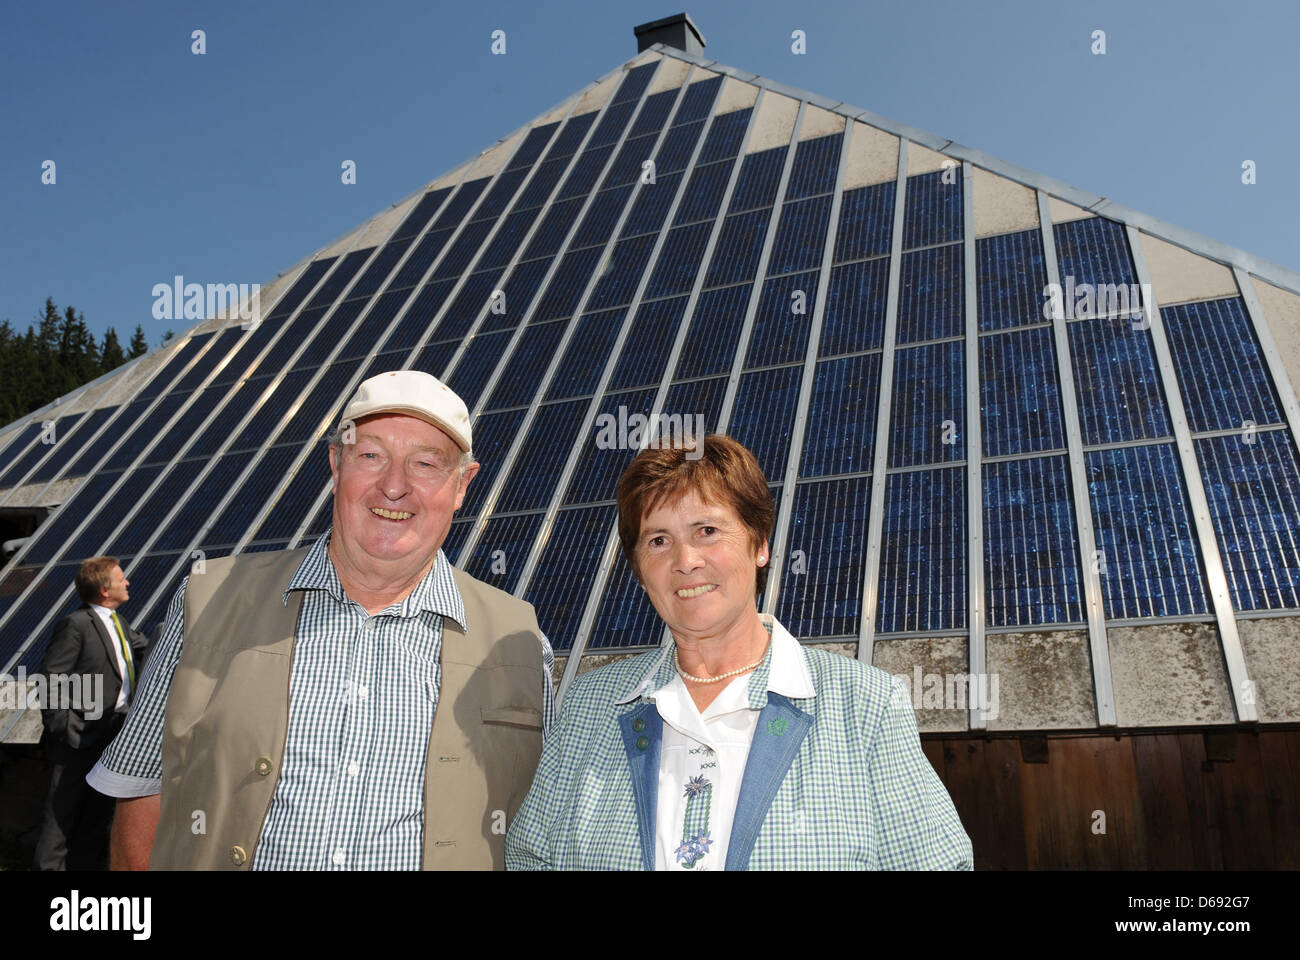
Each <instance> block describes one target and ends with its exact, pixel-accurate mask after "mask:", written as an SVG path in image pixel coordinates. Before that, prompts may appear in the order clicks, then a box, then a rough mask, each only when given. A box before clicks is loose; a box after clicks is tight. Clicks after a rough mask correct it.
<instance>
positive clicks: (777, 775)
mask: <svg viewBox="0 0 1300 960" xmlns="http://www.w3.org/2000/svg"><path fill="white" fill-rule="evenodd" d="M812 720H813V718H812V715H811V714H807V713H804V712H803V711H802V710H800V709H799V708H798V707H796V706H795V705H794V704H793V703H792V702H791V701H790V700H789V698H787V697H783V696H781V695H780V694H779V693H769V694H768V695H767V706H765V707H763V710H762V712H761V713H759V715H758V727H757V729H755V730H754V741H753V743H751V744H750V747H749V760H748V761H747V763H746V765H745V776H744V779H743V780H741V782H740V798H739V799H738V800H737V802H736V816H735V819H734V820H733V821H732V825H731V839H730V841H729V842H728V844H727V864H726V869H728V870H744V869H747V867H748V865H749V856H750V854H751V853H752V852H753V850H754V842H755V841H756V840H757V839H758V832H759V830H760V829H761V828H762V826H763V821H764V820H765V819H766V818H767V811H768V810H769V809H771V806H772V800H773V798H774V797H775V796H776V792H777V790H779V789H780V787H781V783H782V781H783V780H785V776H786V774H787V773H788V772H789V770H790V765H791V764H792V763H793V762H794V758H795V756H797V755H798V753H799V747H800V746H801V745H802V744H803V739H804V737H805V736H807V734H808V729H809V728H810V727H811V726H812ZM656 767H657V764H656Z"/></svg>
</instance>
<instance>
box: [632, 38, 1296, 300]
mask: <svg viewBox="0 0 1300 960" xmlns="http://www.w3.org/2000/svg"><path fill="white" fill-rule="evenodd" d="M649 49H651V50H660V51H661V52H662V53H663V54H664V55H665V56H670V57H676V58H677V59H679V60H685V61H687V62H689V63H693V64H695V65H696V66H707V67H708V69H710V70H713V71H714V72H716V73H721V74H724V75H726V76H729V77H733V78H734V79H736V80H740V81H742V82H745V83H753V82H754V81H755V80H757V79H760V78H759V77H758V75H756V74H751V73H747V72H746V71H744V70H737V69H736V68H734V67H730V66H728V65H727V64H724V63H719V62H718V61H716V60H707V61H706V60H705V59H704V58H703V57H697V56H694V55H693V54H689V53H686V52H685V51H684V50H677V49H675V48H673V47H666V46H664V45H663V44H661V43H657V44H655V45H654V46H653V47H650V48H649ZM761 79H764V81H765V83H766V86H767V88H768V89H769V90H771V91H772V92H774V93H779V94H783V95H784V96H788V97H793V98H795V99H799V100H807V101H808V102H809V103H812V104H815V105H817V106H822V105H823V104H826V103H830V102H831V101H829V100H828V99H827V98H826V97H823V96H822V95H820V94H816V93H810V92H809V91H807V90H803V89H801V88H799V87H794V86H791V85H789V84H785V83H781V82H779V81H775V80H768V79H766V78H761ZM825 109H828V110H831V111H832V112H834V113H840V114H843V115H844V116H846V117H850V118H851V119H854V120H860V121H861V122H863V123H866V124H870V125H871V126H873V127H877V128H879V129H881V130H884V131H885V132H886V133H892V134H893V135H894V136H897V137H905V138H906V139H908V140H910V141H912V142H913V143H919V144H920V145H921V146H923V147H928V148H929V149H931V150H934V151H936V152H938V153H943V154H946V155H948V156H950V157H953V158H955V159H958V160H969V161H970V162H971V163H973V164H974V165H976V166H978V167H983V168H984V169H986V170H988V171H989V172H991V173H996V174H997V175H998V176H1000V177H1005V178H1006V179H1008V180H1012V181H1014V182H1016V183H1019V184H1021V185H1022V186H1026V187H1030V188H1032V189H1035V190H1041V191H1043V192H1044V193H1046V194H1048V195H1049V196H1053V197H1056V198H1058V199H1060V200H1065V201H1067V202H1069V203H1072V204H1074V205H1075V206H1077V207H1082V208H1083V209H1085V210H1089V211H1091V212H1093V213H1096V214H1098V215H1101V216H1105V217H1108V218H1109V219H1112V220H1118V221H1119V222H1121V223H1125V224H1132V225H1133V226H1135V227H1137V228H1138V229H1139V230H1141V231H1142V232H1143V233H1146V234H1150V235H1151V236H1153V237H1158V238H1159V239H1161V240H1167V241H1168V242H1170V243H1172V244H1174V245H1175V246H1179V247H1182V248H1183V249H1185V250H1188V251H1190V252H1192V253H1195V254H1198V255H1200V256H1203V257H1207V258H1209V259H1211V260H1215V261H1218V262H1219V263H1224V264H1228V265H1235V266H1240V267H1241V268H1242V269H1243V270H1245V271H1246V272H1248V273H1251V274H1253V275H1254V276H1256V277H1259V278H1260V279H1261V280H1266V281H1268V282H1269V283H1272V284H1276V285H1277V286H1279V287H1282V288H1284V289H1286V290H1290V291H1291V292H1292V293H1300V272H1297V271H1296V270H1292V269H1290V268H1288V267H1283V266H1281V265H1279V264H1276V263H1273V262H1272V261H1271V260H1266V259H1265V258H1263V257H1259V256H1256V255H1255V254H1252V253H1247V252H1246V251H1245V250H1242V249H1240V248H1239V247H1234V246H1232V245H1230V244H1226V243H1222V242H1220V241H1218V240H1211V239H1210V238H1209V237H1205V236H1202V235H1201V234H1199V233H1195V232H1193V231H1191V230H1187V229H1184V228H1183V227H1179V226H1175V225H1174V224H1172V223H1168V222H1167V221H1164V220H1161V219H1159V218H1158V217H1153V216H1150V215H1148V214H1145V213H1141V212H1139V211H1137V210H1133V209H1131V208H1129V207H1125V206H1123V205H1121V204H1118V203H1115V202H1114V201H1112V200H1109V199H1107V198H1106V197H1102V196H1098V195H1097V194H1095V193H1089V192H1088V191H1086V190H1080V189H1078V188H1077V187H1072V186H1070V185H1069V184H1067V183H1064V182H1062V181H1060V180H1057V179H1055V178H1054V177H1050V176H1047V175H1046V174H1042V173H1038V172H1036V171H1033V170H1028V169H1026V168H1025V167H1019V166H1016V165H1015V164H1013V163H1008V162H1006V161H1005V160H999V159H997V158H996V157H992V156H990V155H989V154H987V153H984V152H983V151H981V150H976V149H974V148H973V147H966V146H963V145H961V144H959V143H957V142H955V141H953V140H950V139H947V138H944V137H936V136H935V135H934V134H932V133H929V132H928V131H925V130H922V129H920V128H919V127H913V126H911V125H910V124H906V123H899V122H898V121H896V120H890V119H889V118H888V117H883V116H881V115H880V114H878V113H873V112H872V111H870V110H867V109H864V108H860V107H855V106H852V105H850V104H848V103H844V102H842V101H840V102H836V103H835V105H834V106H829V107H825Z"/></svg>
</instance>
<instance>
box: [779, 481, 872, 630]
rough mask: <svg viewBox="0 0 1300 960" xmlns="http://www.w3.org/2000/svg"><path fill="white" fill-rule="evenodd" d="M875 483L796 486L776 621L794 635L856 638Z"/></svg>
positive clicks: (860, 618) (856, 482)
mask: <svg viewBox="0 0 1300 960" xmlns="http://www.w3.org/2000/svg"><path fill="white" fill-rule="evenodd" d="M870 513H871V480H870V479H869V478H867V477H855V478H852V479H846V480H831V481H828V482H825V483H801V484H799V485H798V487H796V488H795V495H794V509H793V511H792V513H791V515H790V535H789V538H788V540H787V543H786V551H785V566H784V568H783V569H782V574H781V593H780V596H779V598H778V600H777V608H776V617H777V619H778V620H780V621H781V623H782V625H783V626H784V627H785V628H786V629H787V630H789V631H790V632H791V633H792V634H793V635H794V636H796V637H818V638H823V637H856V636H857V635H858V631H859V629H860V627H861V621H862V588H863V578H864V574H865V567H866V565H865V559H866V555H867V518H868V516H869V515H870Z"/></svg>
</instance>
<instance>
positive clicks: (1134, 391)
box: [1066, 320, 1170, 443]
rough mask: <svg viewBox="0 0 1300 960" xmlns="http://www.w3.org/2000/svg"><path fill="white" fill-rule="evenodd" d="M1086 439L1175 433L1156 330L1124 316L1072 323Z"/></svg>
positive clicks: (1073, 359)
mask: <svg viewBox="0 0 1300 960" xmlns="http://www.w3.org/2000/svg"><path fill="white" fill-rule="evenodd" d="M1066 330H1067V331H1068V333H1069V336H1070V359H1071V362H1072V364H1073V367H1074V385H1075V388H1076V390H1077V392H1078V394H1079V426H1080V429H1081V430H1082V432H1083V442H1084V443H1118V442H1121V441H1124V440H1138V439H1143V438H1154V437H1166V436H1169V435H1170V425H1169V416H1168V414H1167V412H1166V408H1165V397H1164V388H1163V386H1162V385H1161V382H1160V371H1159V370H1158V369H1157V367H1156V358H1155V352H1154V350H1153V348H1152V346H1151V333H1150V331H1147V330H1134V329H1133V327H1132V325H1131V324H1129V323H1128V322H1127V321H1123V320H1086V321H1081V322H1079V323H1071V324H1069V325H1067V327H1066Z"/></svg>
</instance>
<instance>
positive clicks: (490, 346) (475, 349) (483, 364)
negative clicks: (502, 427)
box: [447, 330, 510, 410]
mask: <svg viewBox="0 0 1300 960" xmlns="http://www.w3.org/2000/svg"><path fill="white" fill-rule="evenodd" d="M509 342H510V331H508V330H499V331H497V332H495V333H480V334H479V335H478V336H476V337H475V338H474V339H473V340H472V341H471V342H470V345H469V349H467V350H466V351H465V355H464V356H462V357H461V358H460V363H458V364H457V365H456V369H454V370H453V371H452V372H451V377H450V379H448V380H447V386H449V387H451V388H452V389H453V390H455V391H456V392H457V393H458V394H460V398H461V399H462V400H464V401H465V405H466V406H467V407H469V408H470V409H471V410H472V409H474V405H475V404H476V403H478V397H479V394H480V393H481V392H482V391H483V387H484V386H485V385H486V384H487V382H488V378H490V377H491V376H492V371H493V370H495V369H496V367H497V363H498V362H499V361H500V360H501V357H502V355H503V354H504V352H505V349H506V344H508V343H509Z"/></svg>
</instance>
